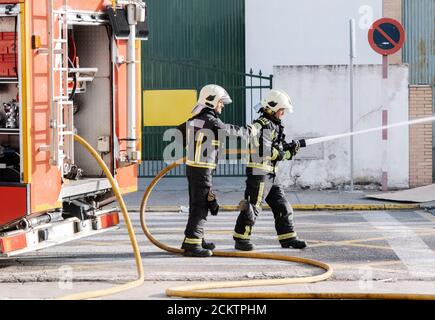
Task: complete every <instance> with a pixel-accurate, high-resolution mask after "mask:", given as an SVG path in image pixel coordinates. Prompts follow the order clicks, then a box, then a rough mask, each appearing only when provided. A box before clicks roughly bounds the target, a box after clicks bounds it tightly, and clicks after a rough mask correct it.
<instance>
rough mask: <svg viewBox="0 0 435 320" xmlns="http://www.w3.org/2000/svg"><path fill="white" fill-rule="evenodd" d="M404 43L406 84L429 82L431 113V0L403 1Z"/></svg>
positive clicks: (434, 16) (434, 50)
mask: <svg viewBox="0 0 435 320" xmlns="http://www.w3.org/2000/svg"><path fill="white" fill-rule="evenodd" d="M402 4H403V23H404V27H405V30H406V42H405V46H404V49H403V61H404V62H405V63H409V71H410V72H409V75H410V76H409V83H410V84H412V85H432V97H433V100H432V101H433V103H432V106H433V112H434V113H435V0H418V1H417V0H403V1H402ZM433 127H434V128H433V148H432V150H433V156H432V160H433V166H432V168H433V179H434V181H435V126H433Z"/></svg>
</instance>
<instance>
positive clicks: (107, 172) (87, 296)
mask: <svg viewBox="0 0 435 320" xmlns="http://www.w3.org/2000/svg"><path fill="white" fill-rule="evenodd" d="M74 139H75V140H76V141H77V142H79V143H80V144H81V145H82V146H83V147H84V148H85V149H86V150H87V151H88V152H89V153H90V154H91V155H92V156H93V157H94V158H95V160H96V161H97V162H98V164H99V165H100V167H101V169H103V170H104V174H105V175H106V177H107V179H108V180H109V182H110V185H111V186H112V190H113V192H114V193H115V196H116V200H117V201H118V203H119V206H120V208H121V211H122V215H123V218H124V221H125V224H126V226H127V230H128V235H129V237H130V242H131V245H132V247H133V252H134V257H135V260H136V267H137V274H138V278H137V280H135V281H132V282H129V283H126V284H124V285H119V286H116V287H113V288H109V289H104V290H96V291H89V292H83V293H78V294H73V295H68V296H64V297H61V298H58V300H83V299H92V298H98V297H104V296H110V295H113V294H116V293H120V292H123V291H126V290H129V289H133V288H136V287H139V286H141V285H142V284H143V282H144V271H143V265H142V258H141V255H140V250H139V246H138V244H137V240H136V235H135V233H134V229H133V225H132V223H131V220H130V217H129V215H128V211H127V206H126V205H125V202H124V199H123V198H122V195H121V191H120V190H119V186H118V183H117V182H116V180H115V179H114V178H113V176H112V173H111V172H110V170H109V168H107V166H106V164H105V163H104V161H103V159H101V157H100V155H99V154H98V152H96V151H95V150H94V148H92V146H91V145H90V144H89V143H87V142H86V141H85V140H84V139H83V138H81V137H80V136H78V135H74Z"/></svg>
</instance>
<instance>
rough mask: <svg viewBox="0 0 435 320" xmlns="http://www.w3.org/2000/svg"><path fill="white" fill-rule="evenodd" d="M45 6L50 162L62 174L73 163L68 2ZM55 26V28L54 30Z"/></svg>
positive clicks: (49, 3)
mask: <svg viewBox="0 0 435 320" xmlns="http://www.w3.org/2000/svg"><path fill="white" fill-rule="evenodd" d="M47 2H48V6H47V9H48V12H47V16H48V26H49V31H48V33H49V39H48V45H49V48H48V49H49V53H48V62H49V66H50V68H51V70H50V84H49V94H50V97H51V101H50V109H51V118H50V128H51V145H50V152H51V156H50V161H51V163H52V165H55V166H58V167H59V168H60V169H61V170H62V171H63V172H65V170H68V169H67V168H68V167H69V166H71V165H72V164H73V161H74V111H73V107H74V106H73V102H72V101H70V99H69V96H68V73H69V65H68V59H69V55H68V10H67V0H63V6H62V7H61V8H60V9H55V8H54V0H47ZM56 24H57V28H56Z"/></svg>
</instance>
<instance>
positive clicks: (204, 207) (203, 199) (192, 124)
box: [178, 85, 256, 257]
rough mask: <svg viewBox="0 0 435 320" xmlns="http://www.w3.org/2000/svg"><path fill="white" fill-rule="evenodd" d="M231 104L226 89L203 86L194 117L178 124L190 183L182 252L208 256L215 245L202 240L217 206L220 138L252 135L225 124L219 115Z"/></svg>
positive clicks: (249, 132) (245, 130)
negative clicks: (214, 176) (215, 179)
mask: <svg viewBox="0 0 435 320" xmlns="http://www.w3.org/2000/svg"><path fill="white" fill-rule="evenodd" d="M230 103H232V100H231V97H230V96H229V94H228V93H227V91H226V90H225V89H224V88H222V87H220V86H218V85H207V86H205V87H204V88H202V90H201V92H200V95H199V99H198V103H197V105H196V106H195V108H194V109H193V112H192V113H193V114H194V116H193V117H192V118H190V119H189V120H188V121H187V122H185V123H183V124H181V125H180V126H179V127H178V129H179V130H180V131H181V132H182V133H183V138H184V139H185V141H184V145H185V146H186V149H187V160H186V175H187V179H188V183H189V218H188V222H187V225H186V229H185V232H184V234H185V238H184V241H183V244H182V247H181V248H182V249H184V255H185V256H190V257H209V256H211V255H212V250H213V249H214V248H215V245H214V244H213V243H207V242H206V241H205V240H204V224H205V221H206V219H207V216H208V212H209V210H210V212H211V213H212V214H213V215H216V214H217V211H218V209H219V206H218V205H217V201H216V197H215V195H214V194H213V192H212V173H213V171H214V170H215V169H216V166H217V161H218V152H219V149H220V146H221V142H220V140H219V137H221V138H223V137H224V136H237V137H247V136H250V135H252V134H255V132H256V131H255V129H252V128H251V127H250V126H247V127H238V126H235V125H231V124H225V123H223V122H222V121H221V120H220V119H219V115H220V114H221V113H222V110H223V108H224V106H225V105H227V104H230Z"/></svg>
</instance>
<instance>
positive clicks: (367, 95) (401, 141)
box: [274, 65, 409, 188]
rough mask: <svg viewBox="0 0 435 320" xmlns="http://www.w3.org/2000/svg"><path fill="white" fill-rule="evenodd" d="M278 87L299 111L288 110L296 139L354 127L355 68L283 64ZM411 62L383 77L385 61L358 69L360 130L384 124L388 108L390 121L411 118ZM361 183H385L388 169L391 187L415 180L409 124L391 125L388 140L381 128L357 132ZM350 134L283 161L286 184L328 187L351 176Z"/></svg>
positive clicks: (357, 121)
mask: <svg viewBox="0 0 435 320" xmlns="http://www.w3.org/2000/svg"><path fill="white" fill-rule="evenodd" d="M274 75H275V82H274V87H275V88H281V89H283V90H285V91H287V92H288V93H289V94H290V96H291V97H292V99H293V103H294V106H295V113H293V114H291V115H286V116H285V118H284V124H285V126H286V135H287V138H288V139H291V138H310V137H322V136H327V135H333V134H340V133H345V132H349V128H350V120H349V119H350V108H349V70H348V67H347V66H278V67H275V68H274ZM408 95H409V93H408V67H407V66H405V65H401V66H398V65H395V66H390V70H389V79H388V80H383V79H382V66H380V65H363V66H357V67H356V68H355V106H354V120H355V121H354V126H355V130H363V129H369V128H374V127H378V126H381V125H382V110H388V120H389V123H390V124H391V123H396V122H401V121H407V120H408ZM354 141H355V142H354V150H355V182H356V183H358V182H367V183H373V182H375V183H380V182H381V177H382V168H385V169H386V170H387V172H388V175H389V187H390V188H407V187H408V185H409V145H408V144H409V129H408V127H401V128H394V129H390V130H389V132H388V142H387V143H385V142H384V141H382V133H381V131H379V132H376V133H369V134H365V135H361V136H356V137H355V140H354ZM349 151H350V143H349V138H345V139H340V140H335V141H331V142H325V143H323V144H319V145H315V146H311V147H308V148H307V149H306V150H304V151H303V152H302V153H301V154H300V155H299V156H298V157H297V160H295V161H290V162H284V163H282V164H281V166H282V167H281V168H280V170H281V175H282V177H283V182H284V184H285V185H286V186H290V185H297V186H311V187H320V188H328V187H334V186H335V185H338V184H342V183H345V182H347V183H348V182H349V181H350V152H349Z"/></svg>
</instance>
